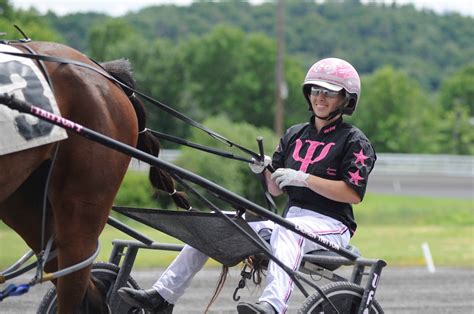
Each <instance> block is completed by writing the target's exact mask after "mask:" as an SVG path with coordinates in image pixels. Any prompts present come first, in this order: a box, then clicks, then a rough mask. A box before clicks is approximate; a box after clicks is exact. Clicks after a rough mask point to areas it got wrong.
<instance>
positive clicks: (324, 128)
mask: <svg viewBox="0 0 474 314" xmlns="http://www.w3.org/2000/svg"><path fill="white" fill-rule="evenodd" d="M303 95H304V97H305V98H306V101H307V103H308V105H309V110H310V112H311V113H312V115H311V118H310V121H309V122H307V123H302V124H298V125H295V126H292V127H290V128H289V129H288V130H287V131H286V132H285V134H284V135H283V137H282V138H281V140H280V143H279V145H278V147H277V149H276V151H275V153H274V154H273V158H270V157H269V156H265V158H264V160H262V161H254V163H253V164H250V165H249V166H250V168H251V170H252V171H253V172H255V173H262V172H263V173H264V175H265V178H266V182H267V187H268V190H269V191H270V193H271V194H272V195H274V196H277V195H280V194H282V193H283V192H285V193H287V194H288V197H289V202H288V206H287V210H286V215H285V218H286V219H288V220H289V221H291V222H292V223H294V224H297V225H300V226H302V227H304V228H305V229H306V230H310V231H312V232H314V233H317V234H318V235H319V236H320V237H323V238H325V239H327V240H329V241H331V242H333V243H335V244H337V245H340V246H342V247H346V246H347V245H348V243H349V239H350V237H351V236H352V235H353V234H354V232H355V230H356V227H357V225H356V223H355V219H354V215H353V212H352V204H358V203H360V202H361V201H362V199H363V197H364V194H365V189H366V186H367V180H368V176H369V174H370V172H371V171H372V168H373V165H374V163H375V160H376V155H375V152H374V150H373V148H372V146H371V144H370V142H369V140H368V139H367V138H366V136H365V135H364V134H363V133H362V132H361V131H360V130H359V129H357V128H356V127H354V126H352V125H350V124H348V123H346V122H344V121H343V119H342V115H343V114H348V115H351V114H352V113H353V112H354V110H355V109H356V106H357V103H358V101H359V98H360V78H359V75H358V74H357V71H356V70H355V69H354V67H353V66H352V65H351V64H349V63H348V62H346V61H344V60H341V59H337V58H328V59H323V60H320V61H318V62H317V63H315V64H314V65H313V66H312V67H311V68H310V69H309V71H308V73H307V74H306V78H305V80H304V83H303ZM270 164H271V165H272V166H273V168H274V169H276V171H275V172H274V173H271V172H270V171H269V170H268V169H267V167H268V166H269V165H270ZM250 225H251V226H252V228H254V229H255V230H256V231H258V230H260V229H262V228H270V229H272V234H271V238H270V245H271V246H272V249H273V252H274V254H275V256H276V257H277V258H278V259H279V260H280V261H282V262H283V263H284V264H285V265H287V266H288V267H290V268H292V269H294V270H296V269H298V268H299V265H300V263H301V258H302V256H303V254H304V253H306V252H309V251H313V250H316V249H324V248H322V247H320V246H318V245H317V244H315V243H313V242H312V241H308V240H306V239H305V238H304V237H302V236H300V235H297V234H295V233H293V232H291V231H289V230H287V229H286V228H284V227H281V226H279V225H277V224H274V223H273V222H271V221H262V222H252V223H250ZM206 261H207V256H206V255H204V254H203V253H201V252H199V251H198V250H196V249H194V248H192V247H190V246H185V248H184V249H183V251H182V252H181V253H180V254H179V255H178V257H177V258H176V259H175V260H174V261H173V263H172V264H171V265H170V266H169V267H168V269H167V270H166V271H165V272H164V273H163V275H162V276H161V278H160V279H159V280H158V281H157V282H156V283H155V284H154V286H153V288H152V289H149V290H133V289H130V288H122V289H120V290H119V294H120V295H121V296H122V298H124V299H125V300H126V301H127V302H128V303H130V304H132V305H135V306H139V307H143V308H147V309H154V310H155V311H156V310H158V311H163V312H169V313H171V311H172V307H173V304H174V303H176V302H177V300H178V298H179V297H180V296H181V295H183V294H184V290H185V289H186V287H188V286H189V284H190V281H191V279H192V278H193V276H194V275H195V274H196V273H197V272H198V271H199V270H200V269H201V268H202V266H203V265H204V264H205V262H206ZM293 286H294V285H293V282H292V280H291V279H290V278H289V276H288V275H287V274H286V273H285V272H284V271H283V270H282V269H281V268H280V267H279V266H277V265H276V264H275V263H273V262H272V261H270V263H269V265H268V275H267V284H266V287H265V289H264V291H263V293H262V295H261V297H260V298H259V302H257V303H255V304H252V303H247V302H240V303H239V304H238V305H237V310H238V312H239V313H284V312H285V311H286V309H287V304H288V300H289V297H290V295H291V292H292V291H293Z"/></svg>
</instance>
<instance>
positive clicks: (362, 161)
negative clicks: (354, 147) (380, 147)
mask: <svg viewBox="0 0 474 314" xmlns="http://www.w3.org/2000/svg"><path fill="white" fill-rule="evenodd" d="M353 154H354V156H356V160H355V161H354V164H355V165H357V163H358V162H360V164H361V165H362V166H365V160H366V159H367V158H369V157H367V156H365V155H364V151H363V150H362V148H361V149H360V152H358V153H353Z"/></svg>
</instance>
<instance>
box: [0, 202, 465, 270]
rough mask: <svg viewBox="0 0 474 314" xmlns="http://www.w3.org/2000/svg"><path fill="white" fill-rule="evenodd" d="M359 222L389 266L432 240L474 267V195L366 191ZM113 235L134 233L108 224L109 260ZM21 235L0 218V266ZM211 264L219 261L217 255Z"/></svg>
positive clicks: (150, 263) (438, 256) (368, 244)
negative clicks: (443, 196) (462, 197)
mask: <svg viewBox="0 0 474 314" xmlns="http://www.w3.org/2000/svg"><path fill="white" fill-rule="evenodd" d="M355 214H356V217H357V220H358V222H359V227H358V229H357V232H356V234H355V236H354V238H353V239H352V241H351V242H352V243H353V244H355V245H356V246H357V247H358V248H359V249H360V250H361V252H362V253H363V256H364V257H368V258H382V259H384V260H385V261H387V262H388V263H389V265H390V266H421V265H424V258H423V254H422V249H421V245H422V243H424V242H426V243H428V244H429V246H430V249H431V253H432V255H433V259H434V263H435V265H436V266H450V267H471V268H472V267H474V207H473V201H472V200H457V199H441V198H439V199H434V198H426V197H411V196H410V197H400V196H387V195H367V196H366V199H365V201H364V202H363V203H362V204H361V205H358V206H356V208H355ZM132 226H133V227H134V228H137V229H138V230H139V231H141V232H143V233H145V234H146V235H148V236H149V237H151V238H153V239H154V240H155V241H157V242H161V243H179V241H177V240H176V239H174V238H171V237H169V236H167V235H165V234H162V233H161V232H158V231H155V230H153V229H151V228H148V227H145V226H143V225H140V224H138V223H133V224H132ZM113 239H130V238H129V237H128V236H126V235H125V234H123V233H121V232H120V231H118V230H116V229H113V228H111V227H106V229H105V230H104V232H103V234H102V236H101V238H100V242H101V253H100V256H99V258H98V260H101V261H106V260H107V259H108V255H109V254H110V252H111V248H112V245H111V242H112V240H113ZM26 250H27V248H26V245H25V244H24V243H23V241H22V240H21V239H20V238H19V237H18V236H17V235H16V234H15V233H14V232H12V231H11V230H9V229H8V228H6V227H5V226H2V225H1V223H0V269H4V268H5V267H7V266H8V265H10V264H12V263H13V262H14V261H16V260H17V259H18V258H19V257H20V256H21V255H23V254H24V253H25V252H26ZM175 256H176V252H166V251H150V250H140V251H139V254H138V257H137V260H136V263H135V267H137V268H140V267H141V268H148V267H158V266H160V267H164V266H166V265H168V264H169V263H170V262H171V261H172V259H173V258H174V257H175ZM209 265H212V266H217V265H218V264H217V263H216V262H215V261H210V262H209Z"/></svg>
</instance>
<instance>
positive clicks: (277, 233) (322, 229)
mask: <svg viewBox="0 0 474 314" xmlns="http://www.w3.org/2000/svg"><path fill="white" fill-rule="evenodd" d="M287 219H288V220H289V221H291V222H293V223H294V224H298V225H300V226H302V227H304V228H305V229H306V230H308V231H311V232H314V233H317V234H319V235H320V236H321V237H324V238H327V239H328V240H330V241H332V242H334V243H337V244H339V245H344V246H345V245H347V243H348V240H349V232H348V231H347V227H346V226H344V225H343V224H342V223H339V222H337V221H336V224H334V223H333V221H327V220H325V219H324V218H321V217H318V216H313V215H312V214H310V215H309V216H298V217H291V216H290V217H288V218H287ZM270 244H271V246H272V248H273V252H274V255H275V257H276V258H278V259H279V260H280V261H281V262H283V263H284V264H285V265H286V266H288V267H289V268H290V269H292V270H297V269H298V268H299V266H300V264H301V260H302V257H303V254H304V253H305V252H308V251H311V250H314V249H316V248H318V246H317V245H316V244H314V243H313V242H312V241H310V240H306V239H305V238H304V237H302V236H300V235H297V234H296V233H293V232H291V231H289V230H288V229H286V228H284V227H282V226H280V225H277V224H275V226H274V229H273V233H272V238H271V242H270ZM293 288H294V282H293V281H292V280H291V279H290V277H289V276H288V275H287V273H286V272H285V271H283V270H282V269H281V268H280V267H279V266H278V265H277V264H276V263H274V262H272V261H270V263H269V265H268V274H267V286H266V287H265V289H264V291H263V293H262V296H261V297H260V301H266V302H269V303H270V304H272V305H273V307H274V308H275V309H276V310H277V311H278V313H285V311H286V309H287V307H288V300H289V298H290V296H291V293H292V291H293Z"/></svg>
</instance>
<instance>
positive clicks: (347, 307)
mask: <svg viewBox="0 0 474 314" xmlns="http://www.w3.org/2000/svg"><path fill="white" fill-rule="evenodd" d="M321 290H322V291H323V292H324V293H325V294H326V296H327V297H328V299H329V300H331V302H332V303H333V304H334V306H335V307H336V308H337V312H336V311H335V310H334V308H333V307H332V306H331V304H329V302H327V301H326V300H324V298H323V297H321V295H320V294H319V293H318V292H315V293H314V294H312V295H310V296H309V297H308V298H307V299H306V300H305V302H304V303H303V305H302V307H301V308H300V310H299V311H298V313H301V314H306V313H324V314H329V313H330V314H332V313H344V314H349V313H357V311H358V309H359V305H360V302H361V300H362V295H363V294H364V289H363V288H362V287H360V286H358V285H356V284H354V283H351V282H343V281H341V282H333V283H330V284H328V285H326V286H324V287H322V288H321ZM369 313H371V314H372V313H374V314H376V313H383V310H382V307H381V306H380V304H379V303H378V302H377V301H376V300H373V302H372V306H371V308H370V312H369Z"/></svg>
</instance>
